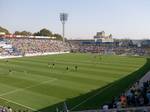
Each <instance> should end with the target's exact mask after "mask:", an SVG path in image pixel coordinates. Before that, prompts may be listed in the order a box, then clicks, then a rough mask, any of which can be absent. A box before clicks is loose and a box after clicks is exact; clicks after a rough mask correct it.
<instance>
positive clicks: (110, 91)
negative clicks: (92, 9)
mask: <svg viewBox="0 0 150 112" xmlns="http://www.w3.org/2000/svg"><path fill="white" fill-rule="evenodd" d="M48 62H49V63H50V65H49V66H48ZM52 63H55V66H54V68H53V67H52V68H51V66H52ZM76 65H77V66H78V70H77V71H76V70H75V66H76ZM67 66H68V67H69V70H66V67H67ZM149 68H150V67H149V61H148V60H147V59H146V58H142V57H123V56H106V55H105V56H101V57H100V56H97V57H95V55H92V54H62V55H50V56H37V57H24V58H17V59H8V62H7V61H6V60H0V105H7V106H11V107H12V108H13V109H17V110H18V109H28V110H29V111H37V110H38V111H42V112H51V111H52V112H53V111H54V110H55V108H56V107H58V108H61V107H62V105H63V102H64V101H66V103H67V105H68V108H69V109H71V110H80V109H90V108H99V107H100V105H101V104H103V103H104V102H106V101H108V100H110V99H111V98H112V96H115V95H119V93H121V92H122V91H123V90H124V89H126V88H128V87H129V85H131V84H132V83H133V82H134V81H135V80H137V79H138V78H140V77H141V76H142V75H144V73H146V71H148V69H149ZM139 69H140V70H139Z"/></svg>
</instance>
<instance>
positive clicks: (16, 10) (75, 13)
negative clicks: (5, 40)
mask: <svg viewBox="0 0 150 112" xmlns="http://www.w3.org/2000/svg"><path fill="white" fill-rule="evenodd" d="M60 12H66V13H68V14H69V17H68V21H67V22H66V37H67V38H84V39H85V38H92V37H93V35H95V34H96V32H98V31H102V30H104V31H105V32H106V33H111V34H112V35H113V37H115V38H134V39H137V38H138V39H139V38H150V0H0V26H2V27H5V28H7V29H8V30H9V31H11V32H14V31H16V30H19V31H22V30H27V31H31V32H36V31H39V30H40V29H41V28H48V29H49V30H51V31H52V32H56V33H59V34H61V33H62V27H61V22H60V21H59V13H60Z"/></svg>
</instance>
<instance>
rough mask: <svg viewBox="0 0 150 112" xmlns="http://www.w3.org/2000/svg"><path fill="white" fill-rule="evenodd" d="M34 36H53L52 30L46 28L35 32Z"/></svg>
mask: <svg viewBox="0 0 150 112" xmlns="http://www.w3.org/2000/svg"><path fill="white" fill-rule="evenodd" d="M34 36H49V37H52V32H51V31H49V30H48V29H46V28H43V29H41V30H40V31H39V32H36V33H34Z"/></svg>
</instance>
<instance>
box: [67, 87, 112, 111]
mask: <svg viewBox="0 0 150 112" xmlns="http://www.w3.org/2000/svg"><path fill="white" fill-rule="evenodd" d="M113 85H114V84H112V85H110V86H107V87H105V88H104V89H102V90H100V91H98V92H97V93H96V94H94V95H93V96H90V97H88V98H87V99H85V100H83V101H82V102H81V103H79V104H78V105H75V106H74V107H72V108H71V109H70V110H73V109H75V108H77V107H79V106H80V105H82V104H84V103H85V102H87V101H88V100H90V99H92V98H94V97H95V96H97V95H98V94H100V93H101V92H102V91H104V90H105V89H107V88H109V87H111V86H113Z"/></svg>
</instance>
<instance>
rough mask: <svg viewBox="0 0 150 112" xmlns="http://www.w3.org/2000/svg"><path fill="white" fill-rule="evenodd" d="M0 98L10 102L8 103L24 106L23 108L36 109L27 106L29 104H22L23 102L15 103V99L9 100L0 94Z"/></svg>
mask: <svg viewBox="0 0 150 112" xmlns="http://www.w3.org/2000/svg"><path fill="white" fill-rule="evenodd" d="M0 99H3V100H5V101H7V102H10V103H13V104H17V105H20V106H22V107H25V108H28V109H30V110H32V111H37V110H36V109H34V108H31V107H29V106H26V105H23V104H20V103H17V102H15V101H12V100H9V99H6V98H3V97H1V96H0Z"/></svg>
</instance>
